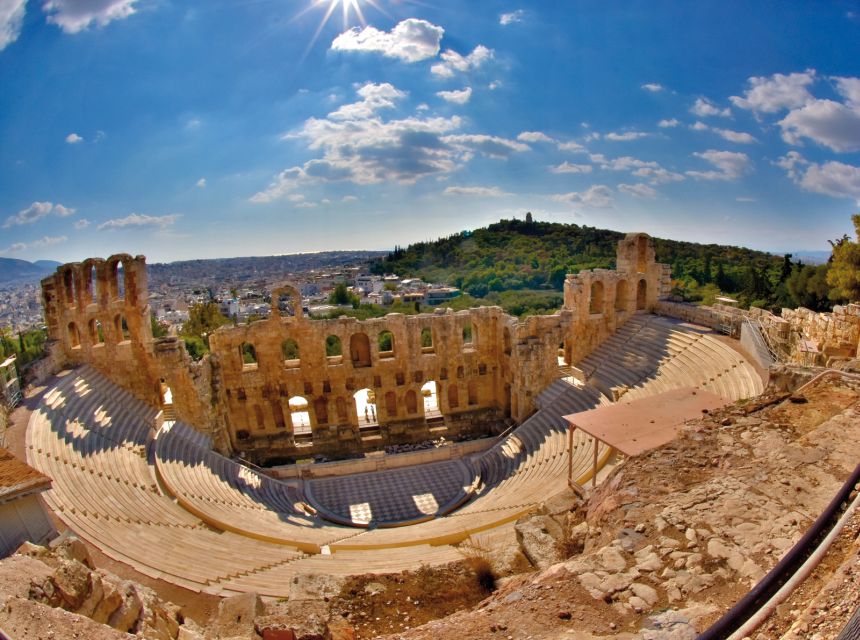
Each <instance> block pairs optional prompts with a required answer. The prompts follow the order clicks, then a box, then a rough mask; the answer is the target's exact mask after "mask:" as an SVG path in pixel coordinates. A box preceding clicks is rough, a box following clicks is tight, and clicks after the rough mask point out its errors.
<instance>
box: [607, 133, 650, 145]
mask: <svg viewBox="0 0 860 640" xmlns="http://www.w3.org/2000/svg"><path fill="white" fill-rule="evenodd" d="M647 137H648V134H647V133H645V132H643V131H625V132H623V133H616V132H615V131H612V132H610V133H607V134H606V135H605V136H603V138H604V139H605V140H611V141H613V142H626V141H628V140H639V139H640V138H647Z"/></svg>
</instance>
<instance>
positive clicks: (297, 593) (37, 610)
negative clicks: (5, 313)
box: [0, 374, 860, 640]
mask: <svg viewBox="0 0 860 640" xmlns="http://www.w3.org/2000/svg"><path fill="white" fill-rule="evenodd" d="M793 375H794V374H790V375H787V376H783V377H782V378H781V379H782V380H783V381H785V380H789V379H790V378H792V376H793ZM857 442H860V385H858V386H856V387H852V386H850V385H847V384H840V383H834V382H826V383H821V384H819V385H816V386H814V387H812V388H811V389H809V390H807V391H805V392H803V393H802V394H798V393H793V394H792V393H789V392H779V391H773V390H771V391H769V392H768V393H766V394H765V395H763V396H761V397H760V398H757V399H755V400H753V401H750V402H747V403H745V404H738V405H734V406H731V407H727V408H725V409H722V410H720V411H718V412H715V413H713V414H707V415H703V417H702V418H701V419H699V420H696V421H692V422H690V423H688V424H687V425H686V426H685V428H684V430H683V432H682V434H681V435H680V436H679V438H677V439H676V440H675V441H673V442H671V443H669V444H667V445H665V446H663V447H660V448H658V449H655V450H653V451H651V452H648V453H645V454H643V455H641V456H638V457H636V458H632V459H629V460H627V461H626V462H625V463H624V464H621V465H619V466H618V467H616V468H615V469H614V471H612V473H611V474H610V475H609V476H608V478H607V479H606V481H605V482H604V483H603V484H602V485H601V486H599V487H598V489H597V490H596V491H595V492H593V493H592V494H591V495H590V496H589V497H588V499H587V500H586V501H583V500H580V499H578V498H576V496H574V495H573V494H572V493H569V492H566V493H562V494H561V495H558V496H556V497H555V498H553V499H552V500H549V501H548V502H546V503H545V504H544V505H543V507H542V509H541V511H540V512H539V513H537V514H534V515H532V516H529V517H527V518H523V519H522V520H520V521H519V522H517V523H516V524H515V525H511V526H510V527H508V528H507V529H506V530H505V531H506V532H507V533H505V532H497V533H496V534H494V535H493V536H489V535H488V536H487V537H486V538H484V539H480V538H479V539H476V540H473V541H471V542H472V544H471V546H470V548H469V549H468V553H469V555H470V556H471V558H470V560H469V561H467V562H464V563H460V564H457V565H453V566H450V567H447V568H440V569H421V568H418V567H416V571H413V572H408V573H405V574H401V575H398V576H359V577H354V578H352V579H349V580H347V581H337V580H333V579H331V578H329V577H325V576H304V577H302V579H301V580H300V581H299V582H298V583H297V584H294V585H292V588H291V594H292V595H291V599H290V600H286V601H271V602H263V601H261V600H260V599H259V598H257V597H256V596H254V595H253V594H249V595H243V596H236V597H235V598H229V599H225V600H222V601H221V602H220V603H219V604H217V605H216V604H215V603H214V602H208V601H207V603H206V604H205V606H204V605H201V606H197V605H195V603H193V602H191V603H190V604H189V603H185V602H183V603H181V604H182V606H181V607H180V606H177V605H174V604H171V603H170V602H167V599H169V598H165V597H163V595H164V594H163V593H162V592H161V590H159V592H158V594H156V593H155V592H153V591H152V590H150V589H148V588H147V587H145V586H143V585H140V584H136V583H133V582H130V581H127V580H124V579H123V578H120V577H118V576H116V575H114V574H112V573H110V572H109V571H106V570H105V569H104V568H101V569H93V567H92V559H93V558H95V559H96V561H97V563H99V560H100V558H99V557H98V556H97V555H93V556H90V555H89V553H88V552H87V549H86V547H85V546H83V545H81V544H79V543H77V542H74V541H67V542H63V543H61V544H59V545H55V547H56V548H54V549H51V550H46V549H43V548H39V547H32V546H25V548H24V549H23V550H22V551H23V552H24V553H23V554H19V555H16V556H13V557H12V558H8V559H6V560H3V561H2V562H0V627H2V628H4V629H5V630H6V631H7V632H8V633H11V634H12V637H15V638H18V637H21V638H23V637H36V638H52V637H57V638H60V637H81V638H97V639H98V638H114V637H128V636H126V635H125V632H130V633H135V634H137V635H139V636H141V637H146V638H158V639H159V640H161V639H163V638H164V639H168V638H169V639H170V640H173V639H181V640H200V639H204V638H205V639H206V640H218V639H222V638H224V639H226V638H233V639H237V640H238V639H240V638H246V639H249V638H254V639H259V638H264V639H266V640H280V639H295V638H298V639H300V640H328V639H333V640H355V639H359V640H360V639H364V638H373V637H382V638H387V639H389V640H394V639H395V638H398V639H399V638H403V639H404V640H406V639H414V640H430V639H432V640H437V637H440V636H453V637H458V638H463V639H467V640H471V639H476V640H478V639H484V638H486V639H491V638H492V639H495V640H499V639H505V640H514V639H515V638H516V639H517V640H520V639H523V640H525V639H529V638H533V639H535V640H537V639H550V638H583V639H585V640H589V639H592V638H605V637H617V638H642V639H644V640H652V639H654V640H656V639H657V638H679V639H681V638H694V637H695V636H696V634H697V633H698V632H700V631H702V630H703V629H704V628H706V627H707V626H708V625H709V624H711V623H712V622H714V621H715V620H716V619H717V618H719V616H720V615H722V613H724V612H725V611H726V610H728V609H729V608H730V607H731V606H732V605H733V604H734V603H735V602H736V601H737V600H738V599H740V598H741V597H742V596H743V595H744V594H745V593H746V592H747V591H748V590H749V589H750V588H751V587H752V586H753V585H754V584H755V583H756V581H758V580H759V579H760V578H761V577H762V576H763V575H764V574H765V573H766V572H767V571H768V570H769V569H770V568H772V567H773V566H774V565H775V564H776V562H777V561H778V560H779V558H780V557H781V556H782V555H783V554H784V553H785V552H786V551H787V550H788V549H789V548H790V547H791V546H792V545H793V544H794V543H795V542H796V541H797V540H798V539H799V538H800V537H801V536H802V534H803V533H804V531H805V530H806V529H807V528H808V527H809V525H810V524H811V523H812V521H813V520H814V519H815V518H816V517H817V515H818V514H819V513H820V512H821V511H822V510H823V509H824V507H825V506H826V505H827V504H828V502H829V501H830V500H831V498H832V496H833V495H834V494H835V493H836V491H837V490H838V488H839V487H840V486H841V484H842V483H843V482H844V480H845V479H846V477H847V476H848V475H849V473H850V472H851V471H852V470H853V468H854V466H855V465H856V464H857V462H858V460H857V453H858V448H857ZM502 534H504V535H502ZM858 534H860V514H855V515H854V516H853V518H852V519H851V520H850V522H849V524H848V525H847V526H846V528H845V530H844V531H843V533H842V535H841V536H840V537H839V539H838V540H837V542H836V543H835V544H834V546H833V548H832V550H831V552H830V553H828V555H827V556H826V558H825V560H824V562H822V564H821V566H820V567H819V569H818V570H817V571H816V572H815V573H814V574H813V576H812V577H811V578H810V579H809V580H808V581H807V582H806V583H804V585H803V586H802V587H801V588H800V589H799V590H798V591H797V592H796V593H795V594H794V595H793V596H792V597H791V598H790V599H789V600H788V601H787V602H786V603H784V604H783V605H782V606H780V607H779V608H778V609H777V611H776V613H775V615H774V616H772V617H771V619H769V620H767V621H766V623H765V624H764V625H763V626H762V627H761V628H760V629H759V630H758V631H757V632H756V633H755V634H753V636H752V637H753V640H769V639H771V638H786V639H789V640H795V639H799V638H814V639H815V640H827V639H830V638H835V637H836V635H837V634H838V632H839V630H840V629H841V627H842V626H843V625H844V623H845V621H846V620H847V619H848V617H849V616H850V615H851V613H852V612H853V611H854V610H855V608H856V607H857V606H858V604H860V542H858ZM419 562H420V559H416V564H418V563H419ZM488 565H489V567H488ZM99 566H102V565H101V564H100V563H99ZM488 568H493V569H494V570H495V575H496V576H498V580H497V586H498V588H497V589H496V590H495V591H494V592H492V593H490V591H489V590H490V589H491V588H492V587H493V585H492V576H490V575H489V572H488ZM156 586H157V585H156ZM488 593H490V595H488ZM159 596H162V597H159ZM192 600H193V599H192ZM188 611H195V616H194V619H192V616H190V615H188V614H187V612H188ZM203 612H206V613H207V614H208V615H207V618H208V619H207V620H203V619H201V618H200V615H199V614H202V613H203ZM94 621H98V622H106V623H107V624H108V625H109V626H105V625H102V624H97V623H96V622H94ZM198 622H199V623H200V624H198ZM75 634H77V636H76V635H75Z"/></svg>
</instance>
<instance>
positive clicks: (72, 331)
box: [67, 322, 81, 349]
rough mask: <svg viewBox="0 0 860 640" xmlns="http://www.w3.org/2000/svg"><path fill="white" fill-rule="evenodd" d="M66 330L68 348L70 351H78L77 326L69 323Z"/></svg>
mask: <svg viewBox="0 0 860 640" xmlns="http://www.w3.org/2000/svg"><path fill="white" fill-rule="evenodd" d="M67 329H68V334H69V346H70V347H71V348H72V349H79V348H80V346H81V332H80V330H78V325H76V324H75V323H74V322H70V323H69V326H68V327H67Z"/></svg>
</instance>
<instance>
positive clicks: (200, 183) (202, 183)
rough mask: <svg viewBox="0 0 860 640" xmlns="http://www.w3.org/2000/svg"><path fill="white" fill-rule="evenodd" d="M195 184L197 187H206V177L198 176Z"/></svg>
mask: <svg viewBox="0 0 860 640" xmlns="http://www.w3.org/2000/svg"><path fill="white" fill-rule="evenodd" d="M196 185H197V188H198V189H205V188H206V178H200V180H198V181H197V183H196Z"/></svg>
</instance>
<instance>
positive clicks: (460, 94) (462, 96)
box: [436, 87, 472, 104]
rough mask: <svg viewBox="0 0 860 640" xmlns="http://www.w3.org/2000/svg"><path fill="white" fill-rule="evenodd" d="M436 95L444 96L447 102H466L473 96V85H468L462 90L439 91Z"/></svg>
mask: <svg viewBox="0 0 860 640" xmlns="http://www.w3.org/2000/svg"><path fill="white" fill-rule="evenodd" d="M436 95H437V96H439V97H440V98H442V99H443V100H444V101H445V102H453V103H454V104H466V103H467V102H469V99H470V98H471V97H472V87H466V88H465V89H461V90H460V91H437V92H436Z"/></svg>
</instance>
